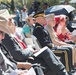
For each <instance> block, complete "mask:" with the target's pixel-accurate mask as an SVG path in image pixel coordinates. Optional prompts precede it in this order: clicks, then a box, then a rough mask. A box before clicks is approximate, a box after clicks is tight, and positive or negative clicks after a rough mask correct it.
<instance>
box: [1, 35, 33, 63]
mask: <svg viewBox="0 0 76 75" xmlns="http://www.w3.org/2000/svg"><path fill="white" fill-rule="evenodd" d="M2 43H3V44H4V45H5V46H6V48H7V49H8V50H9V52H10V53H11V55H12V56H13V58H14V59H15V60H16V61H19V62H20V61H21V62H24V61H26V60H27V59H28V57H29V56H31V55H32V54H33V53H32V52H31V51H30V50H22V49H21V48H20V46H19V45H18V42H17V41H15V39H14V38H12V37H11V36H9V35H8V34H6V35H5V39H3V40H2Z"/></svg>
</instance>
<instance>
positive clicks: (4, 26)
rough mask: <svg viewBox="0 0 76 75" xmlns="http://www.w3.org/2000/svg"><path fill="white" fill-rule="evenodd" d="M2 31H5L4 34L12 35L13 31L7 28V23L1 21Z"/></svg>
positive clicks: (0, 29) (0, 28) (0, 27)
mask: <svg viewBox="0 0 76 75" xmlns="http://www.w3.org/2000/svg"><path fill="white" fill-rule="evenodd" d="M0 31H3V32H4V33H7V34H11V30H10V28H9V26H7V21H5V20H0Z"/></svg>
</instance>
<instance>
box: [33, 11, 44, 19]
mask: <svg viewBox="0 0 76 75" xmlns="http://www.w3.org/2000/svg"><path fill="white" fill-rule="evenodd" d="M44 15H45V14H44V11H39V12H37V13H35V14H34V16H33V17H34V18H36V17H44Z"/></svg>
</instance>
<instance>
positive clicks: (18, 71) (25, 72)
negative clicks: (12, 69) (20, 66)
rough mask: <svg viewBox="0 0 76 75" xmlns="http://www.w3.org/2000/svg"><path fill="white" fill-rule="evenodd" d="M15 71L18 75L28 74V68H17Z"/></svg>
mask: <svg viewBox="0 0 76 75" xmlns="http://www.w3.org/2000/svg"><path fill="white" fill-rule="evenodd" d="M16 73H17V74H18V75H30V74H29V73H28V70H17V71H16Z"/></svg>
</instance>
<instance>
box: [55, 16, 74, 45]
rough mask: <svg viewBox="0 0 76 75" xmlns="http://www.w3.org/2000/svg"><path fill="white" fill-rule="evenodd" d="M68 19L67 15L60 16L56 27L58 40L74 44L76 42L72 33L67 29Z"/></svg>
mask: <svg viewBox="0 0 76 75" xmlns="http://www.w3.org/2000/svg"><path fill="white" fill-rule="evenodd" d="M66 18H67V17H66V16H65V15H60V21H59V23H58V25H57V27H55V31H56V35H57V36H58V39H59V40H61V41H63V42H66V43H71V44H74V41H73V40H72V39H71V34H72V33H71V32H70V31H69V30H68V29H67V27H66V22H67V20H68V19H66Z"/></svg>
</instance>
